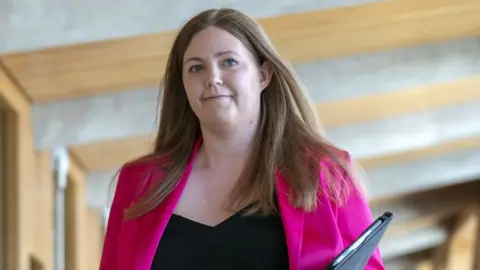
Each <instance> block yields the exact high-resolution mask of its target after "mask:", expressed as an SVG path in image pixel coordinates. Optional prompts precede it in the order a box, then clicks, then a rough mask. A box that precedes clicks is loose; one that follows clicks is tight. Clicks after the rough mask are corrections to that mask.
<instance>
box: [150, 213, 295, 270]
mask: <svg viewBox="0 0 480 270" xmlns="http://www.w3.org/2000/svg"><path fill="white" fill-rule="evenodd" d="M204 269H205V270H216V269H221V270H225V269H228V270H237V269H238V270H240V269H241V270H257V269H258V270H260V269H261V270H288V254H287V246H286V242H285V234H284V231H283V226H282V222H281V219H280V217H278V216H268V217H265V216H262V217H261V216H251V215H249V216H244V215H242V213H241V212H239V213H237V214H235V215H233V216H231V217H230V218H228V219H226V220H225V221H223V222H222V223H220V224H218V225H216V226H213V227H211V226H208V225H204V224H201V223H199V222H195V221H193V220H190V219H187V218H184V217H182V216H179V215H175V214H173V215H172V217H171V218H170V221H169V223H168V224H167V227H166V229H165V232H164V234H163V236H162V239H161V240H160V243H159V245H158V248H157V252H156V254H155V257H154V259H153V263H152V267H151V270H204Z"/></svg>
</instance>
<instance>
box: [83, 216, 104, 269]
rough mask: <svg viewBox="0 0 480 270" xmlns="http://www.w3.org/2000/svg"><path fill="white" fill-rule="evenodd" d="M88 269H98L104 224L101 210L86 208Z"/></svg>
mask: <svg viewBox="0 0 480 270" xmlns="http://www.w3.org/2000/svg"><path fill="white" fill-rule="evenodd" d="M87 230H88V269H98V267H99V266H100V259H101V255H102V249H103V240H104V237H105V235H104V226H103V218H102V212H101V211H99V210H97V209H88V221H87Z"/></svg>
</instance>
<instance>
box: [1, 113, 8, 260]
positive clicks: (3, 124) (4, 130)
mask: <svg viewBox="0 0 480 270" xmlns="http://www.w3.org/2000/svg"><path fill="white" fill-rule="evenodd" d="M6 134H7V125H6V116H5V112H4V110H3V109H2V107H0V269H5V268H6V261H5V257H6V256H5V255H6V245H5V244H6V240H5V239H6V235H7V230H6V228H5V227H6V226H5V225H6V222H7V221H6V207H7V199H6V198H7V193H6V189H7V174H6V173H5V162H6V156H7V149H6V143H7V139H6Z"/></svg>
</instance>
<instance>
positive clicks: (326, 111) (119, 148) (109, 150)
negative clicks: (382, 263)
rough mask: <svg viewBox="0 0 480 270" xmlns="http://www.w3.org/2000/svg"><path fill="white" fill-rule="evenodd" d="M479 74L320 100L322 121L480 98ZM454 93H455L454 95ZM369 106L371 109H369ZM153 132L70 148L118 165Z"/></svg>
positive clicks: (331, 123)
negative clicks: (335, 99)
mask: <svg viewBox="0 0 480 270" xmlns="http://www.w3.org/2000/svg"><path fill="white" fill-rule="evenodd" d="M479 89H480V77H472V78H466V79H462V80H458V81H454V82H449V83H445V84H439V85H427V86H423V87H417V88H412V89H403V90H396V91H387V92H385V93H381V94H375V95H370V96H365V97H359V98H353V99H346V100H340V101H332V102H328V103H319V104H317V105H316V108H317V111H318V115H319V116H320V119H321V122H322V124H323V125H324V126H325V127H327V128H332V127H335V126H341V125H347V124H354V123H362V122H369V121H375V120H379V119H384V118H389V117H395V116H400V115H404V114H413V113H418V112H421V111H426V110H429V109H435V108H440V107H446V106H452V105H460V104H464V103H468V102H472V101H480V91H479ZM452 93H455V94H454V95H452ZM366 108H368V109H366ZM478 145H480V138H479V137H474V138H465V139H464V140H459V141H451V142H447V143H444V144H442V145H440V146H431V147H428V148H425V149H418V150H414V151H409V152H406V153H396V154H393V155H390V156H389V157H387V158H385V157H383V156H380V157H371V158H367V159H363V160H362V161H361V163H362V166H364V167H365V168H370V167H375V166H380V165H382V164H388V163H393V162H403V161H407V160H410V159H421V158H424V157H428V156H434V155H440V154H443V153H448V152H452V151H454V150H461V149H467V148H469V147H474V146H478ZM152 146H153V140H152V136H151V135H145V136H138V137H131V138H125V139H117V140H112V141H105V142H97V143H91V144H85V145H76V146H73V147H71V149H70V151H71V153H72V154H73V155H74V156H76V157H78V160H79V162H80V164H81V165H82V166H83V167H84V168H85V169H86V170H87V171H97V170H105V169H112V168H117V167H118V166H120V165H121V164H122V163H124V162H126V161H128V160H130V159H133V158H135V157H138V156H140V155H142V154H145V153H146V152H148V151H150V150H151V148H152Z"/></svg>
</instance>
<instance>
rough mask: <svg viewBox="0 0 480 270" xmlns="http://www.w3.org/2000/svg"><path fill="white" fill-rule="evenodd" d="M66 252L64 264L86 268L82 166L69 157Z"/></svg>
mask: <svg viewBox="0 0 480 270" xmlns="http://www.w3.org/2000/svg"><path fill="white" fill-rule="evenodd" d="M65 202H66V211H65V212H66V215H65V217H66V222H65V224H66V227H65V234H66V238H65V241H66V248H65V251H66V254H65V264H66V265H65V266H66V269H71V270H87V269H90V268H89V267H88V265H89V261H88V237H89V236H88V231H87V229H88V226H87V224H88V210H87V202H86V181H85V174H84V172H83V170H82V168H81V167H80V166H79V165H78V164H77V163H76V162H75V160H73V159H70V162H69V171H68V186H67V190H66V197H65Z"/></svg>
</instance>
